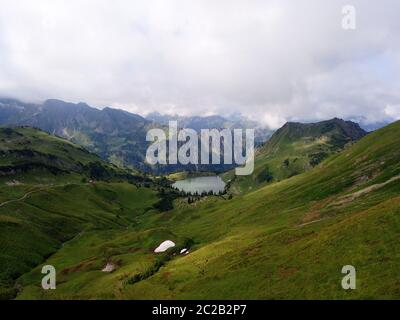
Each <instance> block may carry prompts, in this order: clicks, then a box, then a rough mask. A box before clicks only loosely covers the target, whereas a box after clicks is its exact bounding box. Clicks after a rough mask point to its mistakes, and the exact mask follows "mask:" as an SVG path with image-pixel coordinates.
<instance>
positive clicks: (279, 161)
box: [222, 119, 366, 194]
mask: <svg viewBox="0 0 400 320" xmlns="http://www.w3.org/2000/svg"><path fill="white" fill-rule="evenodd" d="M365 134H366V132H365V131H364V130H363V129H361V128H360V127H359V125H358V124H356V123H353V122H350V121H343V120H341V119H332V120H328V121H322V122H318V123H309V124H304V123H294V122H288V123H286V124H285V125H284V126H283V127H282V128H280V129H279V130H277V131H276V132H275V133H274V134H273V136H272V137H271V139H270V140H269V141H268V142H267V143H266V144H265V145H264V146H262V147H261V148H259V149H258V150H257V152H256V157H255V166H254V167H255V169H254V172H253V174H252V175H251V176H243V177H234V172H233V171H231V172H228V173H226V174H223V175H222V177H223V178H224V180H225V181H228V180H233V179H234V181H233V182H232V186H231V192H233V193H236V194H238V193H243V192H249V191H251V190H254V189H256V188H259V187H260V186H263V185H266V184H268V183H272V182H276V181H281V180H284V179H287V178H290V177H293V176H295V175H298V174H300V173H303V172H305V171H308V170H310V169H312V168H313V167H315V166H317V165H318V164H319V163H321V162H322V161H323V160H324V159H326V158H327V157H329V156H330V155H332V154H334V153H337V152H339V151H341V150H343V148H344V147H345V146H346V145H348V144H350V143H352V142H354V141H357V140H359V139H360V138H362V137H363V136H365Z"/></svg>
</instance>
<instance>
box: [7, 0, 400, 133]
mask: <svg viewBox="0 0 400 320" xmlns="http://www.w3.org/2000/svg"><path fill="white" fill-rule="evenodd" d="M344 5H353V6H354V7H355V9H356V14H357V15H356V18H357V20H356V29H355V30H345V29H343V28H342V19H343V17H344V16H343V13H342V8H343V6H344ZM399 35H400V2H399V1H398V0H392V1H390V0H387V1H386V0H383V1H374V2H373V3H372V1H367V0H363V1H362V0H361V1H355V0H348V1H339V0H330V1H324V0H315V1H314V0H296V1H293V0H279V1H274V0H271V1H267V0H264V1H257V0H250V1H249V0H246V1H240V0H237V1H236V0H226V1H224V0H218V1H215V0H210V1H208V0H199V1H197V0H190V1H188V0H181V1H174V0H160V1H149V0H146V1H144V0H140V1H139V0H129V1H128V0H127V1H122V0H121V1H118V0H117V1H116V0H113V1H111V0H109V1H106V0H66V1H60V0H37V1H32V0H0V96H3V97H4V96H6V97H14V98H19V99H22V100H24V101H34V102H38V101H42V100H45V99H47V98H59V99H63V100H67V101H71V102H80V101H85V102H87V103H89V104H90V105H92V106H96V107H103V106H114V107H119V108H123V109H126V110H128V111H132V112H136V113H140V114H146V113H148V112H150V111H159V112H162V113H179V114H199V115H205V114H221V115H226V114H229V113H234V112H240V113H242V114H245V115H247V116H249V117H251V118H253V119H258V120H260V121H263V122H264V123H265V124H268V125H269V126H271V127H273V128H276V127H278V126H280V125H281V124H283V123H284V122H285V121H287V120H308V121H311V120H320V119H327V118H331V117H334V116H337V117H343V118H347V119H362V120H363V121H364V122H365V123H372V122H377V121H383V120H393V119H399V118H400V72H399V71H400V41H399Z"/></svg>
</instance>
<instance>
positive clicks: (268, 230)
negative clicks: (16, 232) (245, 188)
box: [17, 122, 400, 299]
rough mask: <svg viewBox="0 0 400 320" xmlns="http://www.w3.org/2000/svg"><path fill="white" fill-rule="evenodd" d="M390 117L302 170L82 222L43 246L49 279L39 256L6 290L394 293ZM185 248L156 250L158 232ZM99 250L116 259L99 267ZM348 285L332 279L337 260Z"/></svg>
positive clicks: (397, 253) (398, 249)
mask: <svg viewBox="0 0 400 320" xmlns="http://www.w3.org/2000/svg"><path fill="white" fill-rule="evenodd" d="M399 133H400V122H396V123H394V124H392V125H389V126H387V127H385V128H383V129H381V130H379V131H377V132H374V133H372V134H370V135H368V136H366V137H364V138H362V139H361V140H360V141H358V142H356V143H355V144H354V145H352V146H350V147H348V148H346V149H345V150H344V151H342V152H340V153H337V154H334V155H332V156H330V157H329V158H328V159H327V160H325V161H324V162H322V163H321V164H320V165H318V166H316V167H315V168H313V169H312V170H310V171H308V172H305V173H303V174H300V175H297V176H294V177H292V178H289V179H285V180H282V181H281V182H276V183H272V184H270V185H267V186H265V187H262V188H260V189H258V190H256V191H254V192H250V193H247V194H245V195H240V196H235V197H234V198H233V199H232V200H225V199H223V198H221V197H210V198H208V199H203V200H202V201H199V202H196V203H194V204H190V205H189V204H187V203H186V202H184V201H183V200H179V199H178V200H176V202H177V203H176V207H175V209H174V210H171V211H168V212H164V213H157V214H155V213H154V212H151V211H149V212H146V213H144V214H142V215H139V216H137V218H136V219H135V224H134V226H132V228H133V230H134V232H132V231H131V230H129V229H127V230H113V229H109V230H99V231H97V230H92V231H90V232H87V233H86V232H85V233H84V234H83V235H82V236H79V237H75V238H74V239H73V240H71V241H70V242H68V243H67V244H66V245H64V246H63V247H61V248H60V250H58V251H57V253H56V254H54V255H52V256H50V257H49V258H48V259H47V261H46V262H45V263H46V264H52V265H54V266H55V267H56V269H57V270H58V271H59V272H58V277H59V278H58V279H59V282H58V286H57V290H53V291H43V290H41V289H40V277H41V275H40V266H39V267H38V268H35V269H33V270H32V271H30V272H28V273H26V274H24V275H23V276H22V277H20V278H19V279H18V281H17V283H18V286H19V287H20V288H21V290H20V293H19V295H18V298H20V299H27V298H40V299H66V298H110V299H111V298H124V299H125V298H126V299H146V298H150V299H157V298H162V299H168V298H177V299H184V298H192V299H194V298H199V299H214V298H219V299H221V298H222V299H267V298H273V299H283V298H286V299H288V298H293V299H311V298H315V299H357V298H364V299H372V298H375V299H376V298H379V299H383V298H389V299H398V298H400V282H399V281H397V280H396V279H398V270H399V267H400V243H399V241H398V239H399V236H400V184H399V182H400V149H399V148H398V145H399V143H400V134H399ZM166 239H170V240H173V241H176V242H177V243H178V245H179V248H181V247H182V246H190V247H191V248H190V254H188V255H180V254H177V255H173V253H167V254H160V255H156V254H154V253H153V252H152V251H153V249H154V248H155V247H156V246H157V245H158V244H159V243H160V242H161V241H163V240H166ZM106 261H113V262H114V264H115V265H116V266H117V269H116V270H115V271H114V272H112V273H104V272H101V271H100V269H101V267H103V266H104V264H105V262H106ZM348 264H350V265H354V266H355V267H356V270H357V290H353V291H345V290H343V289H342V288H341V280H342V277H343V275H342V274H341V269H342V267H343V266H344V265H348Z"/></svg>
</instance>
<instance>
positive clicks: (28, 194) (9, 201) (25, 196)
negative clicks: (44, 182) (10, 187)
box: [0, 188, 44, 207]
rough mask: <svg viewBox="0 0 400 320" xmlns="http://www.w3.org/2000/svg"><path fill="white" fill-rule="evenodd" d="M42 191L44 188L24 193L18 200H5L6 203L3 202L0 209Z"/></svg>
mask: <svg viewBox="0 0 400 320" xmlns="http://www.w3.org/2000/svg"><path fill="white" fill-rule="evenodd" d="M43 190H44V188H42V189H37V190H32V191H29V192H27V193H25V194H24V195H23V196H22V197H21V198H19V199H12V200H7V201H4V202H2V203H0V207H3V206H5V205H7V204H9V203H13V202H19V201H23V200H25V199H26V198H27V197H29V196H30V195H31V194H32V193H36V192H39V191H43Z"/></svg>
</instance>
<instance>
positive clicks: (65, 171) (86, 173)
mask: <svg viewBox="0 0 400 320" xmlns="http://www.w3.org/2000/svg"><path fill="white" fill-rule="evenodd" d="M129 175H130V176H131V178H132V179H134V176H132V174H131V173H130V172H128V171H125V170H122V169H120V168H117V167H115V166H113V165H111V164H109V163H107V162H105V161H103V160H101V159H100V158H99V157H98V156H97V155H95V154H93V153H90V152H88V151H87V150H85V149H84V148H83V147H81V146H78V145H76V144H73V143H71V142H69V141H68V140H65V139H62V138H59V137H56V136H52V135H49V134H47V133H46V132H44V131H41V130H39V129H35V128H31V127H13V128H11V127H0V182H6V183H7V182H8V184H9V185H18V184H19V183H21V182H28V183H42V184H44V183H45V184H48V183H61V182H66V181H78V180H79V179H82V178H86V179H87V180H89V179H93V180H109V179H113V178H118V177H120V178H125V179H126V178H127V177H128V176H129ZM135 175H136V174H135ZM137 178H138V179H139V180H140V179H141V177H140V176H137Z"/></svg>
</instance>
